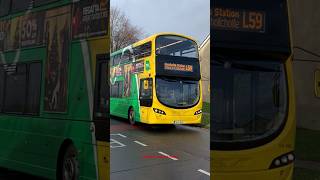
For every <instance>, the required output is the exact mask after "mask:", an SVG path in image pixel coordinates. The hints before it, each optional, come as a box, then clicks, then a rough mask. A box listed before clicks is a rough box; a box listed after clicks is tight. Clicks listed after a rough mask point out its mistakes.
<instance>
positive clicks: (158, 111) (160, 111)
mask: <svg viewBox="0 0 320 180" xmlns="http://www.w3.org/2000/svg"><path fill="white" fill-rule="evenodd" d="M153 111H154V112H155V113H158V114H162V115H166V113H165V112H164V111H162V110H160V109H157V108H153Z"/></svg>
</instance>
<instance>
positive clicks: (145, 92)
mask: <svg viewBox="0 0 320 180" xmlns="http://www.w3.org/2000/svg"><path fill="white" fill-rule="evenodd" d="M139 99H140V105H141V106H146V107H151V106H152V78H147V79H141V80H140V97H139Z"/></svg>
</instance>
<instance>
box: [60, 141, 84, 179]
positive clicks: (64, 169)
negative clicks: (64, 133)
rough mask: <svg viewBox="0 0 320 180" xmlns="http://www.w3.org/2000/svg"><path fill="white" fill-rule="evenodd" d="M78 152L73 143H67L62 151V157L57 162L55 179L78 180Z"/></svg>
mask: <svg viewBox="0 0 320 180" xmlns="http://www.w3.org/2000/svg"><path fill="white" fill-rule="evenodd" d="M77 156H78V153H77V150H76V148H75V147H74V145H73V144H69V145H68V146H67V148H66V149H65V151H64V155H63V158H61V160H60V163H59V167H58V168H59V169H58V171H59V173H58V177H57V179H61V180H78V179H79V177H78V176H79V162H78V157H77Z"/></svg>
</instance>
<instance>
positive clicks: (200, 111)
mask: <svg viewBox="0 0 320 180" xmlns="http://www.w3.org/2000/svg"><path fill="white" fill-rule="evenodd" d="M201 113H202V110H201V109H200V110H198V111H196V112H195V113H194V115H199V114H201Z"/></svg>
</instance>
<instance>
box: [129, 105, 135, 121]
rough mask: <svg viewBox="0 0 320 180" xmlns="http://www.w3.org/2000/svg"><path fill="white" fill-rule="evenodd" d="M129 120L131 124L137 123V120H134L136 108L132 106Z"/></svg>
mask: <svg viewBox="0 0 320 180" xmlns="http://www.w3.org/2000/svg"><path fill="white" fill-rule="evenodd" d="M128 120H129V122H130V124H131V125H135V124H136V122H135V121H134V110H133V108H132V107H131V108H130V109H129V111H128Z"/></svg>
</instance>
